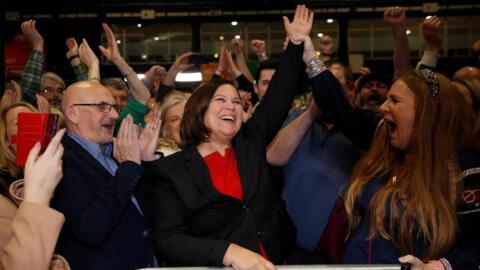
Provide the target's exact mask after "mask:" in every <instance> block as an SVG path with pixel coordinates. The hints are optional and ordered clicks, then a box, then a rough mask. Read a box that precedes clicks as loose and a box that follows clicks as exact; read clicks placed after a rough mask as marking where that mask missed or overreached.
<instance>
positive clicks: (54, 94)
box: [0, 5, 480, 270]
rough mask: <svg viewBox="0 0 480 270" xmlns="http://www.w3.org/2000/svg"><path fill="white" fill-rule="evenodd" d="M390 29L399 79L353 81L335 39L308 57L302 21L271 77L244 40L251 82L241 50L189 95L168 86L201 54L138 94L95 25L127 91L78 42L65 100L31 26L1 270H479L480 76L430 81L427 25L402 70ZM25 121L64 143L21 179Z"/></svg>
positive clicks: (402, 40)
mask: <svg viewBox="0 0 480 270" xmlns="http://www.w3.org/2000/svg"><path fill="white" fill-rule="evenodd" d="M383 19H384V21H385V23H387V24H388V25H390V26H391V27H392V33H393V39H394V48H393V50H394V57H393V66H394V73H393V74H384V73H381V72H378V70H375V67H369V68H363V69H362V72H361V74H360V76H359V77H357V78H355V77H354V76H353V74H352V71H351V69H350V67H349V66H348V64H346V63H342V62H340V61H339V60H338V59H336V58H335V55H334V54H333V52H332V47H333V46H332V45H333V42H332V39H331V38H330V37H328V36H326V37H324V38H322V41H321V43H320V44H314V41H312V39H311V37H310V36H311V30H312V25H313V21H314V14H313V12H311V11H310V10H309V9H308V8H307V7H306V6H305V5H299V6H297V8H296V10H295V14H294V15H293V18H288V17H283V23H284V27H285V33H286V39H285V44H284V53H283V55H282V56H281V57H280V59H278V60H274V59H269V57H268V53H267V51H266V47H267V46H266V44H265V41H262V40H253V41H252V44H251V47H252V50H253V51H254V52H255V54H256V56H257V57H258V60H259V61H260V62H259V65H258V68H257V71H256V72H251V71H250V70H249V68H248V65H247V57H246V56H245V55H244V54H243V51H244V50H243V46H244V44H243V41H242V40H240V39H233V40H232V47H231V48H232V49H231V51H229V50H228V49H227V46H225V45H223V46H222V47H221V48H220V51H219V63H218V68H217V70H216V72H215V74H214V75H213V77H212V79H211V80H209V81H206V82H203V83H202V84H201V85H200V86H199V87H197V88H195V89H192V90H193V91H192V92H188V91H179V90H178V89H176V85H175V77H176V75H177V74H178V73H179V72H182V71H184V70H186V69H188V68H190V67H192V64H191V63H190V62H189V58H190V57H191V56H192V55H195V54H194V53H193V52H186V53H184V54H183V55H181V56H179V57H178V58H177V59H176V61H175V62H174V63H173V65H172V66H171V67H170V68H169V69H168V70H166V69H165V68H164V67H161V66H157V65H155V66H152V67H151V68H150V69H149V70H148V72H146V73H145V78H143V79H139V78H138V76H137V74H136V72H135V70H134V69H133V68H132V67H131V66H130V65H129V63H128V62H127V61H126V59H125V58H124V57H123V56H122V55H121V53H120V51H119V49H118V45H117V42H116V38H115V34H114V33H113V31H112V29H111V28H110V27H109V26H108V25H107V24H105V23H104V24H103V31H104V34H105V37H106V39H107V45H106V46H103V45H101V44H99V46H98V48H99V50H100V53H101V54H102V55H103V57H105V58H106V59H107V60H108V61H110V62H112V63H113V64H114V65H115V66H116V67H117V68H118V70H119V72H120V73H121V74H122V78H102V77H101V65H100V61H99V59H98V56H97V55H96V54H95V52H94V51H93V50H92V48H91V47H90V45H89V43H88V41H87V40H85V39H83V40H82V42H81V43H80V44H78V43H77V41H76V40H75V39H74V38H68V39H67V40H66V42H65V44H66V46H67V53H66V58H67V59H68V61H69V62H70V64H71V67H72V69H73V71H74V73H75V76H76V79H77V81H76V82H74V83H72V84H70V85H67V84H66V83H65V82H64V80H63V79H62V78H61V76H60V75H58V74H56V73H54V72H44V70H43V67H44V64H45V54H44V40H43V37H42V35H41V34H40V33H39V32H38V30H37V28H36V21H34V20H29V21H25V22H23V23H22V24H21V31H22V33H23V35H24V36H25V37H26V38H27V40H28V41H29V42H30V43H31V44H32V53H31V55H30V58H29V60H28V62H27V64H26V66H25V68H24V74H23V76H22V78H21V82H20V83H18V82H16V81H9V82H7V83H5V93H4V95H3V97H2V98H1V108H0V148H1V151H0V192H1V196H0V269H138V268H148V267H159V266H216V267H222V266H231V267H233V268H234V269H238V270H243V269H275V267H276V266H275V265H283V264H287V265H289V264H400V263H402V264H409V265H410V266H411V269H414V270H429V269H431V270H441V269H444V270H450V269H478V268H479V267H480V230H479V228H480V178H479V176H480V69H479V68H477V67H474V66H468V67H463V68H461V69H460V70H458V71H457V72H455V74H453V75H452V76H448V74H444V73H443V72H442V71H441V70H438V69H437V67H436V64H437V61H438V59H439V57H440V56H439V51H440V49H441V46H442V37H441V33H440V31H439V25H440V23H441V20H440V19H439V18H438V17H436V16H432V17H430V18H428V19H426V20H425V21H424V22H423V24H422V27H421V29H422V35H423V37H424V40H425V43H426V46H425V49H426V50H425V52H424V54H423V56H422V58H421V60H420V62H419V63H418V64H417V66H416V67H412V66H411V65H410V58H409V56H410V50H409V44H408V39H407V35H406V32H405V30H406V27H405V21H406V14H405V10H404V9H403V8H400V7H392V8H387V9H386V10H385V12H384V17H383ZM475 46H476V47H475V48H476V49H477V50H478V52H479V53H480V42H477V43H476V45H475ZM315 47H319V48H320V51H321V55H318V54H317V49H316V48H315ZM477 47H478V48H477ZM477 64H478V63H477ZM477 66H478V65H477ZM371 70H374V71H373V72H372V71H371ZM389 78H393V79H389ZM305 88H306V89H308V100H307V101H306V103H305V104H304V105H302V106H293V105H292V104H297V103H296V102H295V94H296V92H297V90H298V89H305ZM19 113H45V114H57V115H58V116H59V119H60V121H59V125H60V127H61V129H60V131H58V132H57V133H56V134H55V136H54V137H53V138H52V140H51V141H50V143H49V144H48V146H46V145H44V146H42V145H41V144H40V142H39V143H37V144H35V146H34V147H33V148H32V149H31V151H30V153H29V155H28V158H27V162H26V165H25V166H19V165H17V162H16V155H17V140H16V139H17V133H18V115H19ZM45 148H46V149H45ZM41 149H45V151H44V152H42V151H41ZM272 166H275V167H277V168H278V167H279V168H281V174H278V170H276V169H274V168H273V167H272Z"/></svg>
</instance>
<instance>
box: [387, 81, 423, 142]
mask: <svg viewBox="0 0 480 270" xmlns="http://www.w3.org/2000/svg"><path fill="white" fill-rule="evenodd" d="M380 112H381V113H383V119H384V121H385V122H386V123H387V124H388V125H389V127H390V144H391V145H392V147H394V148H396V149H397V150H400V151H409V150H411V149H412V147H413V146H414V142H415V139H414V136H413V135H414V134H413V127H414V124H415V94H414V93H413V92H412V90H411V89H410V88H409V87H408V86H407V84H406V83H405V82H404V81H402V80H397V81H396V82H395V83H394V84H393V85H392V87H391V88H390V91H389V93H388V95H387V100H386V101H385V102H384V103H383V105H382V106H381V107H380Z"/></svg>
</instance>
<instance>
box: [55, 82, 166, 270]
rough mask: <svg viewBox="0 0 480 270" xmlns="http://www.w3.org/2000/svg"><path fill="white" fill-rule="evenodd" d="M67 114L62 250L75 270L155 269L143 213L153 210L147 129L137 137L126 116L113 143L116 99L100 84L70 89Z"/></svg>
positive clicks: (60, 201) (59, 202) (60, 199)
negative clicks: (144, 175) (149, 205)
mask: <svg viewBox="0 0 480 270" xmlns="http://www.w3.org/2000/svg"><path fill="white" fill-rule="evenodd" d="M62 111H63V113H64V115H65V117H66V119H67V134H66V135H65V136H64V138H63V140H62V144H63V147H64V148H65V153H64V156H63V179H62V180H61V182H60V184H59V186H58V188H57V190H56V195H55V197H54V199H53V206H54V208H56V209H58V210H59V211H61V212H62V213H63V214H64V215H65V220H66V222H65V226H64V228H63V230H62V233H61V235H60V238H59V241H58V244H57V251H58V252H59V253H61V254H62V255H64V256H65V257H66V258H67V260H68V262H69V263H70V265H71V266H72V269H116V270H117V269H129V270H131V269H136V268H142V267H148V266H153V265H154V264H155V262H154V261H155V259H154V255H153V251H152V247H151V244H150V228H149V225H148V224H147V219H146V216H145V215H147V212H148V211H147V210H146V209H145V208H144V207H145V205H146V201H145V200H146V199H147V198H146V197H147V196H146V194H147V193H146V189H145V185H147V183H146V180H144V179H143V178H141V175H142V172H143V169H142V166H141V160H148V159H149V157H147V156H146V154H144V151H141V150H140V149H141V148H142V149H143V148H145V147H143V146H144V145H145V142H143V144H142V140H144V139H145V137H148V136H144V134H143V133H142V136H141V138H142V139H139V137H138V131H137V129H135V127H134V125H133V122H132V119H131V117H127V118H126V119H125V120H124V121H123V123H122V126H121V127H120V131H119V133H118V135H117V138H116V139H115V142H114V145H115V147H113V144H112V141H113V130H114V126H115V121H116V119H117V118H118V113H117V111H116V110H115V100H114V98H113V96H112V94H111V93H110V91H109V90H108V89H107V88H106V87H104V86H102V85H101V84H100V83H98V82H95V81H81V82H77V83H75V84H73V85H71V86H70V87H68V89H67V90H66V92H65V94H64V97H63V100H62ZM147 127H148V126H147ZM150 127H151V128H153V129H154V128H156V126H155V127H152V126H150ZM154 133H155V132H154ZM157 136H158V135H157ZM112 152H113V154H112Z"/></svg>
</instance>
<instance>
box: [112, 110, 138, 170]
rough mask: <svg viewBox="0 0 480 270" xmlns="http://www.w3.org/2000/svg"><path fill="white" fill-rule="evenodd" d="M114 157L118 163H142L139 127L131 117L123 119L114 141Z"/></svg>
mask: <svg viewBox="0 0 480 270" xmlns="http://www.w3.org/2000/svg"><path fill="white" fill-rule="evenodd" d="M113 157H114V158H115V159H116V160H117V162H118V163H122V162H125V161H133V162H135V163H137V164H139V165H140V163H141V152H140V144H139V140H138V126H135V124H133V120H132V116H131V115H127V117H125V118H124V119H123V121H122V124H121V125H120V129H119V130H118V134H117V137H116V138H114V139H113Z"/></svg>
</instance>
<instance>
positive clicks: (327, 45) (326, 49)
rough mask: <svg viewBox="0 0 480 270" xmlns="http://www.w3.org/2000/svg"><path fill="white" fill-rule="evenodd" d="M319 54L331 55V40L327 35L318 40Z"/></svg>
mask: <svg viewBox="0 0 480 270" xmlns="http://www.w3.org/2000/svg"><path fill="white" fill-rule="evenodd" d="M320 52H321V53H322V54H324V55H332V54H333V39H332V37H331V36H329V35H324V36H323V37H321V38H320Z"/></svg>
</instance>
